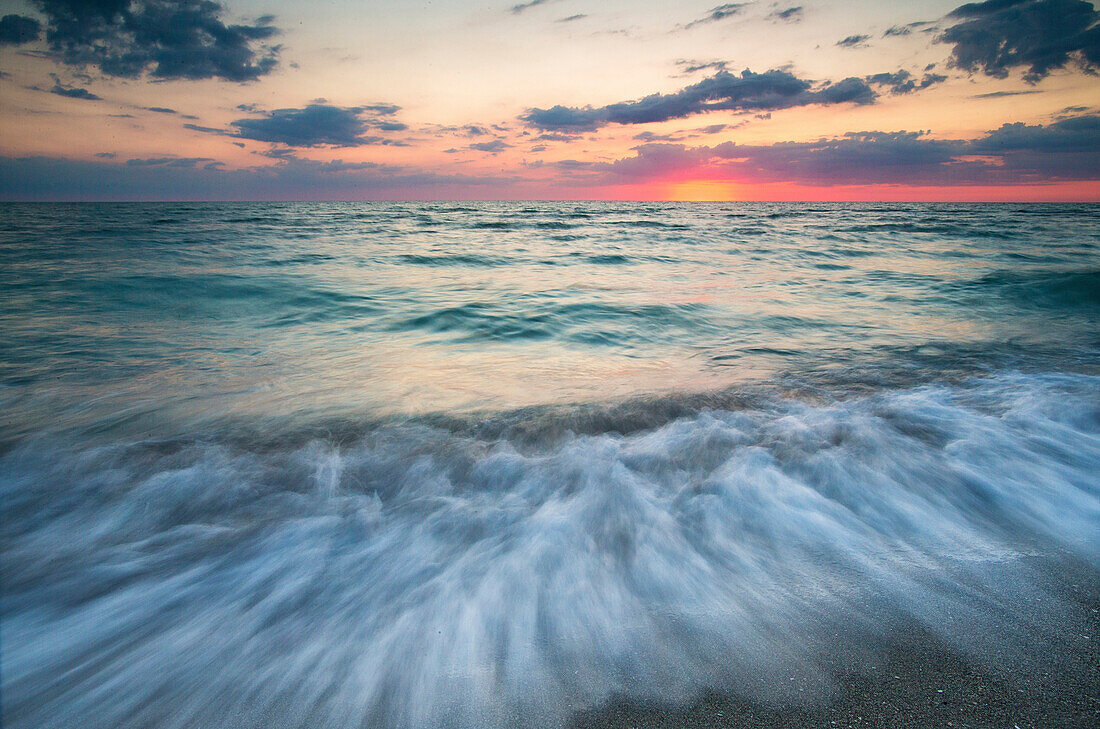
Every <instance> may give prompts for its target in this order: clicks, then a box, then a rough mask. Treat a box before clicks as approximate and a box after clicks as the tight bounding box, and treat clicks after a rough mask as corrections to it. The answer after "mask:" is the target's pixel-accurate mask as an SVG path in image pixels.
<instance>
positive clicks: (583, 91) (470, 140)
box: [0, 0, 1100, 200]
mask: <svg viewBox="0 0 1100 729" xmlns="http://www.w3.org/2000/svg"><path fill="white" fill-rule="evenodd" d="M0 16H2V19H0V199H8V200H35V199H45V200H128V199H137V200H149V199H153V200H156V199H168V200H174V199H212V200H222V199H224V200H237V199H258V200H281V199H303V200H308V199H337V200H360V199H461V198H469V199H514V198H522V199H565V198H569V199H657V200H694V199H700V200H761V199H762V200H1100V77H1098V76H1097V75H1096V73H1097V71H1100V25H1098V23H1100V13H1098V12H1097V11H1096V9H1095V8H1094V6H1093V4H1092V3H1090V2H1083V1H1082V0H989V1H988V2H983V3H973V4H968V5H960V4H959V3H958V2H957V0H955V1H940V0H913V1H911V2H907V3H895V2H884V1H874V0H845V1H843V2H842V1H840V0H803V1H802V2H801V3H799V2H797V0H796V2H778V3H776V2H745V3H728V4H720V5H715V4H714V0H708V1H706V2H676V3H669V2H638V1H637V0H632V1H630V2H628V1H627V0H602V1H601V2H595V1H594V0H533V1H531V2H526V3H523V4H519V5H516V4H512V3H509V2H493V1H492V0H479V1H477V2H474V1H472V0H435V1H434V2H418V1H415V0H414V1H413V2H408V3H404V2H402V3H398V2H377V1H368V2H363V1H359V0H330V1H329V2H321V3H302V2H293V3H292V2H288V1H287V0H225V1H224V2H213V1H208V0H90V1H87V2H80V1H79V0H27V1H19V0H16V1H12V0H3V1H2V2H0Z"/></svg>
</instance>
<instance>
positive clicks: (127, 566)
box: [0, 202, 1100, 729]
mask: <svg viewBox="0 0 1100 729" xmlns="http://www.w3.org/2000/svg"><path fill="white" fill-rule="evenodd" d="M0 261H2V265H0V290H2V291H3V295H2V297H0V499H2V504H0V506H2V509H3V518H2V522H0V547H2V575H0V578H2V590H3V593H2V597H0V608H2V625H0V629H2V647H0V649H2V662H0V671H2V682H3V683H2V690H3V693H2V697H3V721H4V724H5V726H11V727H19V728H26V729H30V728H31V727H34V728H35V729H39V728H42V729H47V728H49V727H58V728H60V727H71V726H81V727H89V728H93V727H104V728H106V727H147V726H158V727H211V728H216V727H256V728H260V727H273V726H278V727H303V728H305V727H311V728H320V727H438V726H453V727H494V726H499V727H504V726H555V725H557V726H560V725H564V724H567V723H568V722H569V721H570V718H571V717H572V716H573V715H574V714H575V712H577V711H580V710H584V709H589V708H592V707H596V706H599V705H601V704H602V703H604V702H606V701H609V700H611V699H617V700H622V699H626V700H628V701H639V702H656V703H662V704H675V703H677V702H683V701H688V700H690V699H691V698H692V697H694V696H697V695H699V694H701V693H703V692H715V691H718V692H728V693H730V694H732V695H736V696H743V697H746V698H749V699H752V700H764V701H792V700H793V701H798V700H802V697H801V696H800V694H803V693H806V694H812V695H815V696H817V695H822V693H826V694H827V692H828V690H829V689H828V686H829V684H830V681H831V677H832V676H833V675H834V673H835V671H836V670H837V669H838V668H843V667H844V666H843V664H844V663H845V662H846V661H847V662H851V661H853V660H855V658H853V656H856V655H858V654H859V653H860V652H861V651H865V650H872V648H869V647H871V646H874V645H876V641H879V640H885V639H886V636H889V635H890V633H891V631H893V630H895V629H897V628H898V627H899V626H908V627H907V629H911V628H912V627H913V626H916V627H918V628H919V629H920V630H923V631H927V632H928V633H930V634H932V635H934V636H936V637H937V638H938V639H941V640H943V641H944V642H945V643H946V644H948V645H950V646H952V647H954V648H956V649H958V650H959V651H961V652H962V653H963V655H965V656H967V657H968V659H969V660H973V661H977V662H984V663H987V664H997V663H1000V664H1008V665H1015V663H1014V662H1017V663H1018V662H1026V661H1028V660H1038V659H1037V658H1036V656H1047V657H1053V658H1056V655H1057V651H1058V648H1057V646H1058V645H1059V641H1060V640H1061V637H1063V634H1064V633H1065V632H1066V631H1072V630H1075V629H1076V628H1075V627H1074V626H1078V624H1079V622H1080V621H1081V620H1082V619H1083V617H1082V616H1081V615H1079V614H1078V612H1079V608H1078V607H1077V606H1075V605H1074V604H1073V603H1072V601H1068V600H1066V599H1064V595H1063V594H1062V588H1063V587H1064V585H1061V584H1060V573H1059V572H1058V570H1057V569H1056V568H1051V567H1050V565H1059V564H1069V563H1072V564H1074V565H1077V568H1078V569H1080V567H1081V566H1082V565H1083V566H1084V569H1085V570H1086V571H1090V570H1091V571H1092V572H1093V573H1094V574H1095V572H1096V571H1097V570H1100V476H1098V475H1097V474H1098V473H1100V206H1095V205H948V204H937V205H931V204H930V205H912V204H906V205H899V204H891V205H871V204H859V205H854V204H820V203H813V204H778V203H777V204H740V203H721V204H659V203H579V202H578V203H526V202H524V203H278V204H271V203H241V204H214V203H209V204H205V203H187V204H175V203H173V204H167V203H166V204H72V205H55V204H26V205H24V204H7V205H3V206H2V207H0ZM1036 565H1041V566H1036Z"/></svg>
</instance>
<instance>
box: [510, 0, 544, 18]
mask: <svg viewBox="0 0 1100 729" xmlns="http://www.w3.org/2000/svg"><path fill="white" fill-rule="evenodd" d="M551 2H554V0H530V2H526V3H519V4H518V5H513V6H512V7H511V8H510V10H509V12H511V13H512V14H513V15H519V14H520V13H522V12H523V11H524V10H530V9H531V8H533V7H536V6H538V5H545V4H546V3H551Z"/></svg>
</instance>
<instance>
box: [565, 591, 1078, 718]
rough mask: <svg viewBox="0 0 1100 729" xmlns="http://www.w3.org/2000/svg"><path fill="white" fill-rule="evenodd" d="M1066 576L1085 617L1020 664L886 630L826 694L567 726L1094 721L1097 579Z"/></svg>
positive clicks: (609, 709) (628, 714)
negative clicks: (977, 657) (871, 654)
mask: <svg viewBox="0 0 1100 729" xmlns="http://www.w3.org/2000/svg"><path fill="white" fill-rule="evenodd" d="M1067 578H1068V579H1067V582H1068V583H1069V584H1067V594H1066V595H1065V598H1066V599H1068V600H1069V601H1071V602H1072V603H1076V605H1078V606H1080V608H1081V610H1080V611H1079V613H1078V614H1080V615H1084V616H1085V621H1084V623H1083V624H1080V623H1079V624H1076V625H1074V626H1072V628H1069V627H1067V630H1066V631H1064V632H1062V633H1061V634H1060V635H1058V636H1057V638H1056V640H1055V641H1052V643H1051V644H1050V646H1049V650H1050V654H1049V655H1046V656H1030V657H1028V659H1027V660H1025V661H1024V662H1023V664H1021V662H1019V661H1013V660H1011V659H1004V660H998V659H997V658H995V657H987V658H986V659H985V660H982V661H974V660H971V659H968V658H967V657H966V656H964V655H962V654H961V653H959V652H957V651H955V650H952V649H951V648H950V647H949V646H946V645H944V644H943V643H942V642H939V641H937V640H936V639H935V638H934V637H933V636H931V635H929V634H928V633H927V632H925V631H922V630H920V629H916V628H910V629H906V630H903V631H899V632H898V633H896V634H895V635H893V636H891V637H890V638H889V643H888V647H887V648H886V649H885V650H884V651H880V652H877V655H878V656H879V658H878V659H870V660H867V659H864V660H863V662H859V659H855V660H854V661H853V663H852V664H850V670H847V671H844V670H841V671H838V672H836V673H835V674H834V677H833V678H834V682H833V691H832V693H831V695H830V696H825V697H815V698H813V699H810V700H808V701H804V702H800V703H799V702H788V703H786V704H781V703H780V704H775V705H766V704H762V703H760V702H756V701H747V700H741V699H738V698H735V697H730V696H721V695H708V696H704V697H701V698H700V699H699V700H697V701H696V702H695V703H693V704H692V705H690V706H687V707H679V708H675V707H661V706H640V705H638V704H637V703H634V704H630V703H620V702H613V703H611V704H609V705H607V706H604V707H602V708H600V709H598V710H595V711H588V712H583V713H581V714H579V715H578V716H577V717H576V720H575V721H574V723H573V729H627V728H630V729H674V728H675V729H679V728H684V729H687V728H688V727H690V728H691V729H711V728H714V729H717V728H718V727H727V728H738V729H739V728H742V727H744V728H749V727H752V728H754V729H779V728H783V729H811V728H815V727H824V728H826V729H833V728H834V727H836V728H844V727H852V728H862V727H866V728H873V729H886V728H889V729H903V728H904V729H908V728H910V727H912V728H913V729H917V728H921V729H926V728H930V727H936V728H940V727H952V728H955V727H970V728H972V729H974V728H979V727H981V728H985V727H989V728H990V729H993V728H1002V727H1003V728H1004V729H1087V728H1089V727H1100V591H1098V589H1097V588H1098V586H1100V580H1098V577H1097V575H1096V573H1095V572H1093V573H1091V574H1088V571H1087V570H1085V569H1082V570H1078V571H1076V573H1075V574H1072V575H1067ZM1082 626H1084V632H1082V630H1081V628H1082ZM1031 659H1038V660H1037V661H1036V663H1031V662H1030V660H1031ZM792 681H795V682H797V681H798V678H797V677H792Z"/></svg>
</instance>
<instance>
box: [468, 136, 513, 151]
mask: <svg viewBox="0 0 1100 729" xmlns="http://www.w3.org/2000/svg"><path fill="white" fill-rule="evenodd" d="M511 146H512V145H510V144H508V143H507V142H505V141H504V140H503V139H494V140H492V141H491V142H475V143H474V144H471V145H470V149H472V150H475V151H477V152H491V153H492V154H496V153H497V152H502V151H504V150H505V149H508V148H509V147H511Z"/></svg>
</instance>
